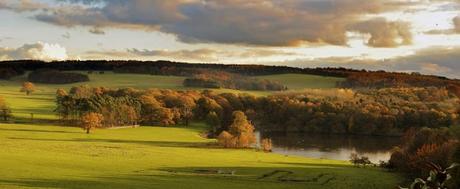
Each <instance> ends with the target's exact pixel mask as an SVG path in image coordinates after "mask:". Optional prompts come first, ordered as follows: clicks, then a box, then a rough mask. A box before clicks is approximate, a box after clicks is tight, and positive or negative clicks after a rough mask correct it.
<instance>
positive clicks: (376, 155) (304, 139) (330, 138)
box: [256, 132, 400, 163]
mask: <svg viewBox="0 0 460 189" xmlns="http://www.w3.org/2000/svg"><path fill="white" fill-rule="evenodd" d="M256 136H257V138H258V139H261V138H271V139H272V144H273V147H272V150H273V152H274V153H279V154H284V155H296V156H304V157H312V158H322V159H335V160H349V159H350V154H351V153H357V154H359V155H362V156H367V157H369V159H370V160H371V161H372V162H373V163H378V162H379V161H380V160H382V161H387V160H389V159H390V156H391V150H392V149H393V147H395V146H397V145H399V144H400V138H399V137H383V136H344V135H324V134H302V133H280V132H256Z"/></svg>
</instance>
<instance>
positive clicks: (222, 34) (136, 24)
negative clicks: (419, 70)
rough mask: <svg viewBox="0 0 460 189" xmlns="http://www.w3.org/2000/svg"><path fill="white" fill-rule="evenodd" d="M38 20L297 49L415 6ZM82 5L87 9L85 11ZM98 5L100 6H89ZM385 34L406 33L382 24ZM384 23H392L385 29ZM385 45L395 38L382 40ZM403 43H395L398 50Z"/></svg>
mask: <svg viewBox="0 0 460 189" xmlns="http://www.w3.org/2000/svg"><path fill="white" fill-rule="evenodd" d="M61 1H62V2H64V3H63V4H60V5H59V6H53V7H48V8H47V9H46V10H45V11H42V12H40V13H38V14H37V15H36V19H37V20H40V21H43V22H48V23H52V24H56V25H62V26H67V27H72V26H75V25H83V26H90V27H98V28H104V27H118V28H132V29H143V30H157V31H162V32H166V33H171V34H174V35H176V36H177V37H178V39H180V40H182V41H185V42H188V43H198V42H199V43H224V44H244V45H262V46H293V45H298V44H302V43H327V44H332V45H346V44H347V37H346V35H345V33H346V31H347V29H348V26H349V25H354V24H356V23H357V22H361V21H359V20H360V19H359V18H360V16H362V15H365V14H374V13H380V12H386V11H393V10H397V9H399V8H401V7H407V6H410V5H412V4H413V3H404V2H401V1H397V0H284V1H281V0H219V1H211V0H168V1H163V0H131V1H121V0H112V1H109V0H61ZM82 4H84V5H86V6H83V5H82ZM92 4H98V5H99V6H88V5H92ZM10 8H11V7H10ZM376 24H377V25H376V27H379V29H383V30H386V29H388V30H390V31H388V32H387V33H393V32H395V31H397V32H400V33H399V34H397V35H398V36H402V35H404V36H406V35H407V34H406V33H404V34H403V33H401V32H406V30H405V29H403V28H402V27H401V26H398V25H394V24H393V25H392V24H391V23H376ZM378 24H390V25H391V26H389V27H388V25H386V27H381V26H380V25H378ZM365 32H366V33H371V34H373V35H374V36H377V37H378V39H377V40H379V41H377V42H373V43H369V45H371V46H379V45H380V44H382V43H386V42H387V41H385V42H383V41H382V40H383V38H382V37H384V38H385V39H386V38H387V37H388V36H389V35H388V34H383V35H378V34H376V32H374V31H365ZM397 45H399V44H395V43H393V44H391V45H390V46H397Z"/></svg>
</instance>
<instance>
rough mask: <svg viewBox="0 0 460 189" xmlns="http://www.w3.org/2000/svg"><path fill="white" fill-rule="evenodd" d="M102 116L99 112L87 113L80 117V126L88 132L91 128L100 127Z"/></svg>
mask: <svg viewBox="0 0 460 189" xmlns="http://www.w3.org/2000/svg"><path fill="white" fill-rule="evenodd" d="M103 119H104V117H103V116H102V114H99V113H93V112H90V113H87V114H84V115H83V116H82V117H81V127H82V128H83V129H84V130H86V133H87V134H89V132H90V130H91V129H95V128H98V127H102V121H103Z"/></svg>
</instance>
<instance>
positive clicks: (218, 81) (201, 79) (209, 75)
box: [183, 70, 287, 91]
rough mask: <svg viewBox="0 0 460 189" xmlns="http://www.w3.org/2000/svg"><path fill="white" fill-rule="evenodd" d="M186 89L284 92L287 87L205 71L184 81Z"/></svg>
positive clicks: (267, 81) (275, 83) (246, 77)
mask: <svg viewBox="0 0 460 189" xmlns="http://www.w3.org/2000/svg"><path fill="white" fill-rule="evenodd" d="M183 85H184V86H185V87H200V88H227V89H236V90H259V91H283V90H287V87H286V86H284V85H282V84H281V83H279V82H275V81H270V80H267V79H257V78H253V77H248V76H244V75H241V74H234V73H229V72H222V71H209V70H207V71H205V70H203V71H202V72H201V73H200V74H195V75H193V76H192V77H189V78H187V79H185V80H184V82H183Z"/></svg>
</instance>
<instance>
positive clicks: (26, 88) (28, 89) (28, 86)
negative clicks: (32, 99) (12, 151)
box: [20, 82, 35, 95]
mask: <svg viewBox="0 0 460 189" xmlns="http://www.w3.org/2000/svg"><path fill="white" fill-rule="evenodd" d="M20 91H21V92H25V93H26V95H30V94H31V93H33V92H34V91H35V85H34V84H33V83H31V82H24V83H22V87H21V90H20Z"/></svg>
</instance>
